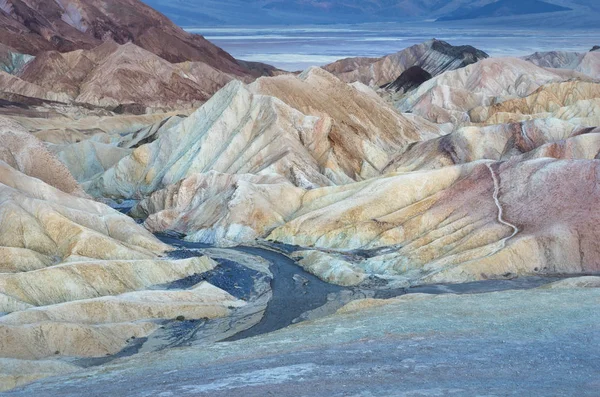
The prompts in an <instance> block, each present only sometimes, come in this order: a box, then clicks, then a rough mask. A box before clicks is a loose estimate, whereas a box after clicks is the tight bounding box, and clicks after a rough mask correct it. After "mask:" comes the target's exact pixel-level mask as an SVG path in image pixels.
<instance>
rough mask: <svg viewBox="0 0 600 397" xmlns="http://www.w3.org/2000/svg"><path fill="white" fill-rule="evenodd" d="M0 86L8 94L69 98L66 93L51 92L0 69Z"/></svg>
mask: <svg viewBox="0 0 600 397" xmlns="http://www.w3.org/2000/svg"><path fill="white" fill-rule="evenodd" d="M0 87H2V91H3V92H4V93H5V94H4V95H6V93H8V94H17V95H21V96H24V97H31V98H36V99H43V100H48V101H54V102H62V103H64V102H68V101H69V100H70V99H71V98H70V97H69V95H68V94H65V93H61V92H53V91H50V90H47V89H45V88H43V87H41V86H39V85H36V84H32V83H30V82H28V81H25V80H23V79H21V78H19V77H17V76H13V75H11V74H8V73H6V72H5V71H3V70H0Z"/></svg>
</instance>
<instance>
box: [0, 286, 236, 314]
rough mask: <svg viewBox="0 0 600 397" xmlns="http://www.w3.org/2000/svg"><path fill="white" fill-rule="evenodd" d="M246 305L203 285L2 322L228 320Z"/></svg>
mask: <svg viewBox="0 0 600 397" xmlns="http://www.w3.org/2000/svg"><path fill="white" fill-rule="evenodd" d="M242 305H244V302H243V301H240V300H237V299H235V298H234V297H233V296H231V295H229V294H228V293H226V292H225V291H223V290H221V289H219V288H217V287H215V286H213V285H211V284H209V283H207V282H202V283H200V284H198V285H196V286H194V287H193V288H192V289H189V290H167V291H164V290H147V291H137V292H129V293H125V294H122V295H116V296H107V297H102V298H95V299H83V300H75V301H70V302H66V303H61V304H56V305H50V306H42V307H36V308H32V309H30V310H22V311H17V312H13V313H11V314H9V315H7V316H4V317H2V318H0V324H2V325H26V324H36V323H42V322H63V323H77V324H111V323H123V322H135V321H138V320H148V319H174V318H176V317H178V316H181V315H182V316H184V317H185V318H187V319H199V318H216V317H224V316H225V315H226V314H228V312H229V309H228V307H230V308H233V307H239V306H242Z"/></svg>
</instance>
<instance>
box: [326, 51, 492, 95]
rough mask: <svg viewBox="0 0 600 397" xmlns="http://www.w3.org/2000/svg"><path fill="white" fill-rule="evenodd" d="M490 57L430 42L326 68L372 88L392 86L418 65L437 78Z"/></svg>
mask: <svg viewBox="0 0 600 397" xmlns="http://www.w3.org/2000/svg"><path fill="white" fill-rule="evenodd" d="M487 57H488V55H487V54H486V53H485V52H483V51H480V50H477V49H476V48H474V47H471V46H453V45H450V44H448V43H446V42H445V41H441V40H435V39H433V40H430V41H427V42H425V43H422V44H418V45H415V46H412V47H409V48H407V49H405V50H402V51H400V52H398V53H396V54H392V55H388V56H385V57H383V58H348V59H342V60H340V61H337V62H334V63H332V64H330V65H327V66H325V67H324V69H325V70H327V71H329V72H331V73H333V74H335V75H336V76H337V77H339V78H340V79H341V80H343V81H346V82H350V83H351V82H355V81H360V82H361V83H363V84H367V85H371V86H377V87H379V86H383V85H385V84H389V83H392V82H393V81H395V80H396V79H397V78H398V77H400V75H401V74H402V73H403V72H404V71H406V70H407V69H409V68H411V67H413V66H419V67H420V68H422V69H423V70H425V71H426V72H427V73H429V74H431V75H433V76H437V75H439V74H442V73H444V72H446V71H448V70H454V69H458V68H461V67H464V66H467V65H470V64H472V63H475V62H477V61H479V60H481V59H485V58H487Z"/></svg>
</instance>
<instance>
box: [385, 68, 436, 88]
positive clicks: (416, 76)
mask: <svg viewBox="0 0 600 397" xmlns="http://www.w3.org/2000/svg"><path fill="white" fill-rule="evenodd" d="M432 77H433V76H431V74H430V73H429V72H428V71H426V70H425V69H423V68H422V67H420V66H412V67H410V68H408V69H406V70H405V71H404V72H402V74H401V75H400V77H398V78H397V79H396V80H394V81H393V82H392V83H391V84H390V85H387V86H385V88H387V89H389V90H392V91H395V92H398V93H401V94H405V93H407V92H409V91H412V90H414V89H415V88H418V87H419V86H420V85H421V84H423V83H424V82H426V81H427V80H430V79H431V78H432Z"/></svg>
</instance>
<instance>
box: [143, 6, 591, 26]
mask: <svg viewBox="0 0 600 397" xmlns="http://www.w3.org/2000/svg"><path fill="white" fill-rule="evenodd" d="M145 2H146V3H147V4H149V5H150V6H152V7H154V8H156V9H157V10H160V11H161V12H163V13H165V14H166V15H167V16H169V17H170V18H171V19H173V20H174V21H175V22H176V23H178V24H179V25H182V26H203V25H232V26H233V25H307V24H338V23H365V22H398V21H407V20H440V21H451V20H465V19H468V20H478V19H481V18H495V19H496V18H501V19H502V18H504V19H503V22H504V23H506V22H507V21H506V18H508V19H510V18H512V17H515V16H519V15H530V14H545V17H550V18H551V19H553V20H554V19H556V20H560V19H561V18H563V19H564V18H565V17H566V18H567V19H569V18H571V17H573V16H575V15H577V16H578V17H579V20H580V22H583V21H593V20H594V19H593V18H594V16H595V17H596V18H597V16H598V13H599V12H600V5H599V4H598V3H597V2H596V1H594V0H544V1H542V0H522V1H515V0H423V1H421V0H384V1H374V0H369V1H358V0H250V1H243V0H225V1H217V0H178V1H172V0H145ZM553 13H557V15H552V16H549V15H548V14H553ZM558 14H560V15H558ZM593 14H595V15H593ZM581 18H583V19H581ZM596 20H597V19H596ZM573 27H574V26H573Z"/></svg>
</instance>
